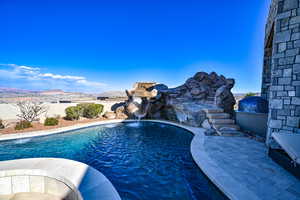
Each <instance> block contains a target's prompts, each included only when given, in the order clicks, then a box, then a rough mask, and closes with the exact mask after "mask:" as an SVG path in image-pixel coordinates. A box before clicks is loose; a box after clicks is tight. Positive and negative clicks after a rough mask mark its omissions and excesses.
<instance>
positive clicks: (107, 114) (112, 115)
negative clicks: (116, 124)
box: [103, 112, 117, 119]
mask: <svg viewBox="0 0 300 200" xmlns="http://www.w3.org/2000/svg"><path fill="white" fill-rule="evenodd" d="M103 117H105V118H106V119H116V117H117V115H116V113H114V112H105V113H104V115H103Z"/></svg>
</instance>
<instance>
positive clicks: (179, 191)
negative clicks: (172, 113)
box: [0, 122, 226, 200]
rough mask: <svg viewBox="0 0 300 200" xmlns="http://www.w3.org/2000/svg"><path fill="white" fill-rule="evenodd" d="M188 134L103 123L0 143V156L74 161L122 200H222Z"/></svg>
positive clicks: (159, 127) (163, 128)
mask: <svg viewBox="0 0 300 200" xmlns="http://www.w3.org/2000/svg"><path fill="white" fill-rule="evenodd" d="M192 137H193V135H192V134H191V133H190V132H188V131H186V130H184V129H181V128H178V127H175V126H170V125H165V124H161V123H153V122H131V123H117V124H108V125H101V126H96V127H90V128H85V129H80V130H76V131H70V132H65V133H61V134H56V135H50V136H45V137H36V138H31V139H19V140H11V141H5V142H0V160H1V161H2V160H11V159H19V158H30V157H57V158H67V159H73V160H77V161H80V162H83V163H86V164H88V165H90V166H92V167H94V168H96V169H98V170H99V171H101V172H102V173H103V174H104V175H105V176H106V177H107V178H108V179H109V180H110V181H111V182H112V183H113V185H114V186H115V187H116V189H117V191H118V192H119V194H120V196H121V198H122V199H124V200H127V199H128V200H138V199H139V200H140V199H142V200H163V199H168V200H171V199H174V200H175V199H178V200H185V199H186V200H196V199H203V200H205V199H218V200H219V199H226V197H224V196H223V195H222V194H221V193H220V192H219V191H218V190H217V189H216V188H215V187H214V185H212V184H211V183H210V182H209V180H208V179H207V178H206V177H205V175H204V174H203V173H202V172H201V171H200V169H199V168H198V167H197V166H196V164H195V163H194V162H193V158H192V156H191V154H190V143H191V140H192Z"/></svg>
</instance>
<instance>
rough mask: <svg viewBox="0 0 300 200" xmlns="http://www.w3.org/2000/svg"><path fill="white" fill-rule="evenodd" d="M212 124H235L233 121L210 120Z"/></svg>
mask: <svg viewBox="0 0 300 200" xmlns="http://www.w3.org/2000/svg"><path fill="white" fill-rule="evenodd" d="M209 121H210V122H211V123H212V124H234V123H235V121H234V120H233V119H211V120H209Z"/></svg>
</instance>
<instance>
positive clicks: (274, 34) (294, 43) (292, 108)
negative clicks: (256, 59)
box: [262, 0, 300, 146]
mask: <svg viewBox="0 0 300 200" xmlns="http://www.w3.org/2000/svg"><path fill="white" fill-rule="evenodd" d="M299 5H300V3H299V0H273V1H272V4H271V8H270V13H269V17H268V21H267V25H266V37H265V57H264V61H265V62H264V70H263V82H262V96H263V97H265V98H267V99H268V100H269V108H270V110H269V119H268V135H267V140H266V141H267V145H272V146H273V144H274V145H275V143H274V141H273V140H272V138H271V137H270V136H271V135H272V133H273V132H284V133H300V129H299V119H300V8H299ZM270 49H272V51H271V52H270ZM268 61H269V62H268ZM268 78H269V79H268Z"/></svg>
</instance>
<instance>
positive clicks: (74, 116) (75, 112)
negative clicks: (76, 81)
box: [65, 106, 81, 120]
mask: <svg viewBox="0 0 300 200" xmlns="http://www.w3.org/2000/svg"><path fill="white" fill-rule="evenodd" d="M65 112H66V117H65V119H67V120H78V119H79V117H80V115H81V109H80V107H79V106H70V107H67V108H66V109H65Z"/></svg>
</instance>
